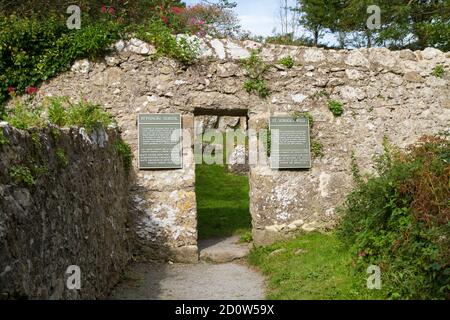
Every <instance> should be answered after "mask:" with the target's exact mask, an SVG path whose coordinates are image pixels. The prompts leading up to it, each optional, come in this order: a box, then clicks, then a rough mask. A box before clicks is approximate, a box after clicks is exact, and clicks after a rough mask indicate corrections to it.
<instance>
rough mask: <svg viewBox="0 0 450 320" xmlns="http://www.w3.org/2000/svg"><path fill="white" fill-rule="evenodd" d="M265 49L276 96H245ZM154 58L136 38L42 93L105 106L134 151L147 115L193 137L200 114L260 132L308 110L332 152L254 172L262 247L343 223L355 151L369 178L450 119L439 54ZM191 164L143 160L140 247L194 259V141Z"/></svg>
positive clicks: (220, 46)
mask: <svg viewBox="0 0 450 320" xmlns="http://www.w3.org/2000/svg"><path fill="white" fill-rule="evenodd" d="M258 48H259V49H261V53H260V56H261V57H262V58H263V59H264V60H265V61H267V62H268V63H269V62H270V63H271V64H272V66H271V67H270V68H269V70H268V72H267V73H266V75H265V81H266V83H267V84H268V86H269V88H270V91H271V95H270V97H268V98H267V99H261V98H259V97H258V96H256V95H253V94H248V93H247V92H246V91H245V90H244V89H243V82H244V81H245V79H246V74H245V71H244V70H243V68H242V67H241V65H240V63H239V59H241V58H245V57H248V56H249V55H250V50H252V49H258ZM154 51H155V50H154V48H152V47H151V46H150V45H148V44H145V43H143V42H141V41H139V40H136V39H133V40H131V41H129V42H123V41H120V42H118V43H117V44H116V45H115V47H114V49H113V51H112V52H111V54H109V55H108V56H106V57H105V58H104V59H100V60H98V61H87V60H84V61H80V62H77V63H75V64H74V66H73V68H72V71H71V72H68V73H66V74H63V75H61V76H59V77H57V78H55V79H52V80H50V81H49V82H48V83H46V84H44V85H43V86H42V88H41V90H40V93H39V95H40V96H41V97H42V96H45V95H49V94H53V95H61V94H62V95H67V96H69V97H72V98H73V99H77V98H78V97H80V95H83V96H86V97H88V98H89V99H92V100H94V101H98V102H101V103H102V104H103V105H105V106H106V107H107V109H109V111H110V112H111V113H113V114H114V115H115V117H116V119H117V120H118V123H119V125H120V127H121V129H122V131H123V136H124V139H125V140H126V141H127V142H128V143H130V144H131V145H132V148H133V151H134V153H135V155H136V156H137V126H136V117H137V114H138V113H157V112H159V113H170V112H175V113H181V114H182V115H183V126H184V128H186V129H189V130H191V131H193V130H194V116H196V117H197V116H211V115H217V116H231V117H237V116H239V117H241V116H247V119H248V126H249V128H250V129H257V128H264V127H267V121H268V118H269V116H270V115H274V114H287V113H290V112H293V111H308V112H310V113H311V114H312V115H313V117H314V119H315V124H314V127H313V129H312V138H313V139H315V140H316V141H319V142H320V143H322V145H323V147H324V156H323V157H321V158H320V157H319V158H315V159H314V160H313V164H312V168H311V170H302V171H289V170H284V171H275V170H271V169H270V168H269V166H268V165H264V164H258V165H257V166H252V167H251V168H250V187H251V191H250V207H251V215H252V218H253V235H254V239H255V242H256V243H257V244H265V243H270V242H272V241H274V240H276V239H279V238H283V237H285V236H289V235H291V234H295V233H296V232H297V231H299V230H307V231H308V230H314V229H316V228H330V227H332V226H334V225H335V223H336V221H337V215H336V211H335V209H336V206H338V205H339V204H340V203H341V201H342V200H343V198H344V195H345V194H346V193H347V192H348V191H349V190H350V188H351V186H352V178H351V171H350V159H351V154H352V152H355V155H356V157H357V159H358V163H359V165H360V167H361V169H362V170H363V171H371V170H372V156H373V155H374V154H377V153H380V152H381V143H382V140H383V137H384V136H387V137H388V138H389V139H390V140H391V141H392V142H393V143H395V144H397V145H399V146H401V147H404V146H406V145H408V144H410V143H412V142H414V141H415V140H416V139H417V138H418V137H419V136H421V135H423V134H431V133H435V132H438V131H441V130H444V129H448V127H449V124H450V123H449V122H450V96H449V82H448V79H449V77H448V74H449V67H450V55H449V53H442V52H440V51H439V50H436V49H431V48H428V49H426V50H424V51H416V52H413V51H410V50H402V51H395V52H391V51H389V50H387V49H382V48H373V49H358V50H351V51H349V50H340V51H337V50H324V49H317V48H304V47H290V46H276V45H266V46H262V45H261V44H259V43H256V42H251V41H245V42H242V43H239V42H233V41H231V40H217V39H206V40H205V41H203V53H202V59H201V60H200V61H199V62H198V63H196V64H194V65H192V66H189V67H185V66H181V65H179V64H178V63H177V62H175V61H172V60H169V59H164V58H163V59H153V58H152V56H151V55H152V53H153V52H154ZM287 55H290V56H292V57H293V58H294V60H295V66H294V67H293V68H292V69H287V68H285V67H283V66H281V65H278V64H277V63H276V61H278V59H279V58H281V57H284V56H287ZM438 64H442V65H443V66H444V68H445V69H446V70H447V71H446V75H445V76H444V78H438V77H435V76H432V75H431V74H432V70H433V68H434V67H435V66H436V65H438ZM328 99H335V100H339V101H341V102H342V103H343V104H344V110H345V111H344V114H343V115H342V116H341V117H338V118H335V117H334V116H333V115H332V113H331V112H330V111H329V110H328V107H327V101H328ZM251 143H254V141H251ZM187 144H188V143H187ZM183 163H184V168H183V169H180V170H167V171H139V170H137V168H136V160H135V163H134V166H135V172H136V175H137V177H138V180H137V184H136V186H135V187H134V189H133V197H134V202H135V206H136V208H137V209H138V212H139V216H140V219H139V222H138V224H137V230H138V234H139V239H140V241H141V244H142V245H143V247H144V248H146V249H148V250H150V249H151V248H153V249H152V250H153V251H154V250H159V253H161V255H164V256H165V257H167V258H171V259H175V260H178V261H190V262H194V261H196V260H197V247H196V244H197V230H196V204H195V192H194V180H195V175H194V170H195V166H194V162H193V154H192V145H185V148H184V159H183ZM163 245H164V246H163ZM160 248H163V249H160ZM152 250H150V251H152Z"/></svg>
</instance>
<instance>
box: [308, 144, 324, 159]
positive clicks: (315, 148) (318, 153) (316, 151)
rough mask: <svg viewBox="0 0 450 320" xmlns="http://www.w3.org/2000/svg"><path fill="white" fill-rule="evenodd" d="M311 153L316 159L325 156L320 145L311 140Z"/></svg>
mask: <svg viewBox="0 0 450 320" xmlns="http://www.w3.org/2000/svg"><path fill="white" fill-rule="evenodd" d="M311 152H312V154H313V156H314V157H316V158H322V157H323V156H324V155H325V153H324V152H323V145H322V143H320V142H319V141H317V140H311Z"/></svg>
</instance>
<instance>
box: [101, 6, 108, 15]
mask: <svg viewBox="0 0 450 320" xmlns="http://www.w3.org/2000/svg"><path fill="white" fill-rule="evenodd" d="M106 12H108V8H106V6H105V5H103V6H102V13H106Z"/></svg>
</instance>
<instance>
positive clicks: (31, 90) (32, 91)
mask: <svg viewBox="0 0 450 320" xmlns="http://www.w3.org/2000/svg"><path fill="white" fill-rule="evenodd" d="M37 91H38V89H37V88H36V87H32V86H29V87H27V88H26V89H25V92H26V93H27V94H30V95H31V94H36V92H37Z"/></svg>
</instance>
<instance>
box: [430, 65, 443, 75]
mask: <svg viewBox="0 0 450 320" xmlns="http://www.w3.org/2000/svg"><path fill="white" fill-rule="evenodd" d="M444 74H445V69H444V66H443V65H441V64H438V65H437V66H436V67H434V68H433V71H432V72H431V75H433V76H435V77H436V78H442V77H444Z"/></svg>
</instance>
